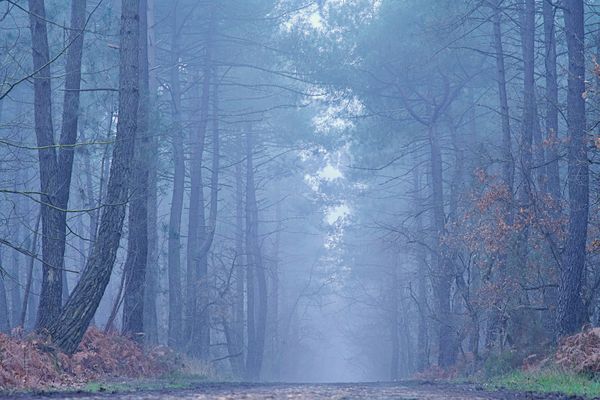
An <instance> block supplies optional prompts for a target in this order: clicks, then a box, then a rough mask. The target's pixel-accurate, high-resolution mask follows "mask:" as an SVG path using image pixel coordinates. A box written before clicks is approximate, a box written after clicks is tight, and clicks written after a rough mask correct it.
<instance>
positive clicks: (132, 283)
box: [123, 0, 149, 342]
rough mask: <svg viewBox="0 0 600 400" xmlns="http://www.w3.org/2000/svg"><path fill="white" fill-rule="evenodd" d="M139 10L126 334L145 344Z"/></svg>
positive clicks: (143, 47) (144, 46)
mask: <svg viewBox="0 0 600 400" xmlns="http://www.w3.org/2000/svg"><path fill="white" fill-rule="evenodd" d="M139 3H140V10H139V17H140V22H139V32H140V38H139V88H140V90H139V107H138V121H137V131H136V137H135V141H136V143H135V151H134V159H133V164H132V169H131V177H132V179H131V183H130V189H131V195H130V201H129V224H128V226H129V232H128V233H129V236H128V240H127V259H126V260H125V267H124V269H123V273H124V274H125V287H124V292H123V334H125V335H128V336H131V337H133V338H135V339H136V340H137V341H139V342H142V341H143V334H144V291H145V288H146V267H147V264H148V158H149V155H148V151H149V137H148V105H149V93H148V92H149V89H148V23H147V22H148V21H147V15H148V13H147V1H146V0H140V2H139Z"/></svg>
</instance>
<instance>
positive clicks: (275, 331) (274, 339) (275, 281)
mask: <svg viewBox="0 0 600 400" xmlns="http://www.w3.org/2000/svg"><path fill="white" fill-rule="evenodd" d="M279 193H280V190H279V188H277V194H278V195H277V204H276V205H275V221H276V223H277V226H276V231H275V242H274V244H273V264H272V268H271V274H270V275H271V276H270V277H271V279H270V284H271V285H270V289H269V297H268V300H269V305H268V309H269V319H270V323H269V337H270V338H271V340H270V341H271V357H272V360H271V365H272V371H271V372H272V377H271V379H274V380H275V381H279V377H280V375H281V357H280V354H281V338H280V332H279V331H280V329H279V323H280V315H279V297H280V295H279V287H280V285H279V269H280V262H281V259H280V256H279V248H280V245H281V230H282V229H283V224H282V216H281V202H282V201H281V200H280V199H279V197H280V196H279Z"/></svg>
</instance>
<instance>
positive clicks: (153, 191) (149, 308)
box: [144, 0, 160, 346]
mask: <svg viewBox="0 0 600 400" xmlns="http://www.w3.org/2000/svg"><path fill="white" fill-rule="evenodd" d="M147 2H148V13H147V14H148V19H147V25H148V37H147V41H148V88H149V96H148V109H149V110H151V112H150V114H149V118H148V121H149V122H150V125H149V129H148V135H149V138H148V142H149V149H148V155H149V157H148V158H147V160H148V267H147V271H146V290H145V291H144V297H145V298H144V333H145V335H144V337H145V341H146V344H148V345H151V346H154V345H157V344H158V342H159V334H158V310H157V304H156V303H157V299H158V298H159V279H158V274H159V269H160V257H159V251H158V246H159V244H158V154H159V148H158V136H157V133H158V132H157V129H155V128H154V127H155V126H157V125H158V119H157V118H156V117H153V116H154V115H155V114H156V113H155V111H156V110H157V104H156V92H157V80H156V76H155V75H156V74H155V73H154V72H152V71H154V69H155V68H154V67H155V66H156V43H155V41H156V38H155V29H154V25H155V19H154V6H155V5H154V2H155V0H147Z"/></svg>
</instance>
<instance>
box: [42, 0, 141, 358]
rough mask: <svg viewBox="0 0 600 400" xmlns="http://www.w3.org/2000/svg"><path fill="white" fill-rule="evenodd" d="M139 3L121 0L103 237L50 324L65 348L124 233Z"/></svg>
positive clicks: (78, 331)
mask: <svg viewBox="0 0 600 400" xmlns="http://www.w3.org/2000/svg"><path fill="white" fill-rule="evenodd" d="M31 1H34V0H31ZM139 3H140V1H139V0H123V1H122V10H121V13H122V16H121V33H120V37H121V42H120V66H119V119H118V123H117V137H116V140H115V145H114V148H113V158H112V163H111V166H110V176H109V180H108V187H107V192H106V206H105V207H104V208H103V210H102V216H101V220H100V228H99V231H98V237H97V239H96V242H95V243H94V248H93V250H92V254H91V256H90V257H89V259H88V262H87V265H86V267H85V268H84V270H83V272H82V274H81V278H80V280H79V282H78V283H77V285H76V286H75V288H74V289H73V292H72V294H71V296H70V297H69V300H68V301H67V303H66V304H65V306H64V308H63V311H62V312H61V314H60V316H59V317H58V318H57V319H56V320H55V321H54V322H53V323H52V325H51V326H50V327H49V331H50V334H51V337H52V340H53V341H54V343H55V344H57V345H58V346H59V348H60V349H61V350H63V351H64V352H66V353H73V352H74V351H75V350H76V349H77V346H78V345H79V343H80V341H81V338H82V337H83V334H84V333H85V330H86V329H87V327H88V325H89V323H90V321H91V319H92V318H93V316H94V313H95V312H96V309H97V308H98V304H99V303H100V300H101V299H102V295H103V294H104V291H105V289H106V286H107V285H108V281H109V279H110V275H111V272H112V269H113V265H114V262H115V258H116V255H117V249H118V247H119V242H120V239H121V232H122V228H123V220H124V218H125V205H126V203H127V200H128V199H127V194H128V190H127V189H128V183H129V176H130V164H131V160H132V158H133V155H134V147H135V134H136V130H137V113H138V103H139V88H138V86H139V54H138V52H139Z"/></svg>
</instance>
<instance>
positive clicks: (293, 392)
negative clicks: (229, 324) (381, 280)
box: [11, 383, 580, 400]
mask: <svg viewBox="0 0 600 400" xmlns="http://www.w3.org/2000/svg"><path fill="white" fill-rule="evenodd" d="M11 398H14V399H20V400H32V399H48V398H51V399H74V400H75V399H77V400H96V399H98V400H102V399H104V400H105V399H113V400H174V399H183V400H237V399H244V400H267V399H289V400H305V399H306V400H308V399H315V400H325V399H327V400H355V399H368V400H417V399H418V400H442V399H444V400H446V399H447V400H492V399H495V400H499V399H502V400H529V399H553V400H559V399H569V400H576V399H580V398H579V397H568V396H563V395H548V394H546V395H541V394H532V393H514V392H508V391H494V392H489V391H485V390H482V389H481V388H477V387H474V386H467V385H446V384H429V383H425V384H423V383H418V384H417V383H348V384H232V383H214V384H201V385H198V386H197V387H195V388H193V389H183V390H161V391H148V392H135V393H121V394H120V393H101V394H85V393H70V394H66V393H63V394H58V393H55V394H50V395H21V396H17V397H15V396H12V397H11Z"/></svg>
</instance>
